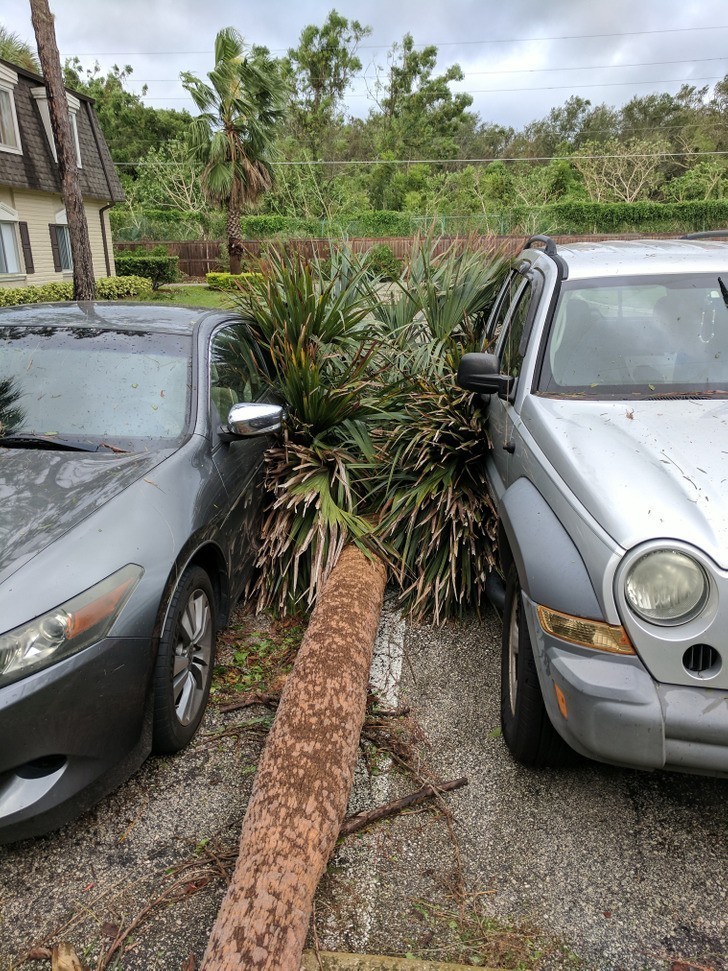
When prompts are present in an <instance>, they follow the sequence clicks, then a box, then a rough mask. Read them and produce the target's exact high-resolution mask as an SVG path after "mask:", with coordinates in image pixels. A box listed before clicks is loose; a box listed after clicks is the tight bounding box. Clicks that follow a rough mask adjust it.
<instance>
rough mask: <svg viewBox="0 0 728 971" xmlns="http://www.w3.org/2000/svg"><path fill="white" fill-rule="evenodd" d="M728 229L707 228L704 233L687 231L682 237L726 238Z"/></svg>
mask: <svg viewBox="0 0 728 971" xmlns="http://www.w3.org/2000/svg"><path fill="white" fill-rule="evenodd" d="M726 238H728V229H706V230H705V231H704V232H702V233H686V234H685V235H684V236H681V237H680V239H726Z"/></svg>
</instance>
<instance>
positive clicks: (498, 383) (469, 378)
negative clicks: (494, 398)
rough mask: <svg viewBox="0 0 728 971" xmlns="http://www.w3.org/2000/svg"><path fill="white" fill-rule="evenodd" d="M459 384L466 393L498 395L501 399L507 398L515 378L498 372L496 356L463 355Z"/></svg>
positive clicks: (459, 369) (459, 371)
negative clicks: (475, 392)
mask: <svg viewBox="0 0 728 971" xmlns="http://www.w3.org/2000/svg"><path fill="white" fill-rule="evenodd" d="M457 384H458V386H459V387H461V388H464V389H465V390H466V391H477V392H478V393H479V394H497V395H499V396H500V397H501V398H507V397H508V395H509V394H510V391H511V386H512V384H513V378H512V377H511V376H510V375H509V374H500V373H499V372H498V358H497V357H496V355H495V354H482V353H473V354H463V356H462V358H461V359H460V365H459V367H458V376H457Z"/></svg>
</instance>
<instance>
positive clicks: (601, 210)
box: [510, 199, 728, 234]
mask: <svg viewBox="0 0 728 971" xmlns="http://www.w3.org/2000/svg"><path fill="white" fill-rule="evenodd" d="M510 212H511V219H512V225H511V229H510V231H511V232H513V231H515V230H516V229H518V228H522V229H523V230H524V231H527V232H531V231H534V232H539V231H546V232H550V233H566V234H571V233H583V234H587V233H629V232H635V233H689V232H700V231H703V230H708V229H719V228H721V227H725V226H728V200H723V199H716V200H710V201H707V202H704V201H700V202H646V201H641V202H556V203H552V204H551V205H547V206H538V207H535V206H534V207H526V206H517V207H515V208H514V209H513V210H511V211H510Z"/></svg>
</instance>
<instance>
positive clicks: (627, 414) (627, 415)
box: [625, 408, 634, 421]
mask: <svg viewBox="0 0 728 971" xmlns="http://www.w3.org/2000/svg"><path fill="white" fill-rule="evenodd" d="M625 415H626V417H627V418H629V420H630V421H634V408H630V410H629V411H625Z"/></svg>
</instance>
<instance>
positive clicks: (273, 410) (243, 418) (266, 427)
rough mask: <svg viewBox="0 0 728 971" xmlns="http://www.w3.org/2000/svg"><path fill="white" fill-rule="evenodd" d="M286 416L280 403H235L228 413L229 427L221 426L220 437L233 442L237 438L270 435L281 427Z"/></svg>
mask: <svg viewBox="0 0 728 971" xmlns="http://www.w3.org/2000/svg"><path fill="white" fill-rule="evenodd" d="M284 417H285V412H284V410H283V408H281V406H280V405H270V404H263V403H259V402H243V403H241V404H237V405H233V406H232V408H231V409H230V412H229V413H228V420H227V427H225V426H224V425H223V426H222V427H221V428H220V432H219V434H220V438H221V439H222V440H223V441H224V442H231V441H234V440H235V439H236V438H250V437H252V436H255V435H270V434H272V433H273V432H277V431H278V430H279V429H280V427H281V425H282V424H283V419H284Z"/></svg>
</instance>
